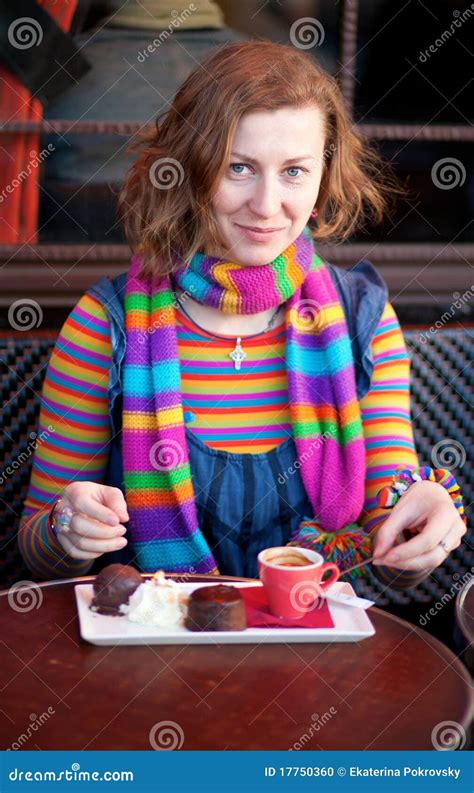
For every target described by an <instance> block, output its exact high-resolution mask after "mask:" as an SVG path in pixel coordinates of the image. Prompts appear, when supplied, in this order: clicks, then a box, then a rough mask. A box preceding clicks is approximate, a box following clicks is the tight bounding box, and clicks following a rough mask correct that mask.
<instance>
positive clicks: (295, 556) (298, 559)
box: [262, 547, 313, 567]
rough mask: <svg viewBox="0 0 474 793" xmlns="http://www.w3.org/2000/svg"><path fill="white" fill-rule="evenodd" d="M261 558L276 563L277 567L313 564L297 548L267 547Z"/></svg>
mask: <svg viewBox="0 0 474 793" xmlns="http://www.w3.org/2000/svg"><path fill="white" fill-rule="evenodd" d="M262 558H263V559H264V560H265V561H266V562H269V563H270V564H276V565H278V566H279V567H280V566H283V567H304V566H305V565H309V564H313V562H312V561H311V560H310V559H308V557H307V556H305V555H304V554H302V553H300V552H299V551H298V549H297V548H291V547H289V548H287V547H282V548H269V549H268V550H267V551H264V553H263V555H262Z"/></svg>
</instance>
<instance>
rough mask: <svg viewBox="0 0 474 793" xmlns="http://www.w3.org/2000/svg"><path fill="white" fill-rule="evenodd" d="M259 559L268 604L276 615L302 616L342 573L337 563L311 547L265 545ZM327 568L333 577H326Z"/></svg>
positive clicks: (259, 569) (297, 617)
mask: <svg viewBox="0 0 474 793" xmlns="http://www.w3.org/2000/svg"><path fill="white" fill-rule="evenodd" d="M257 560H258V572H259V576H260V579H261V581H262V584H263V586H264V587H265V593H266V595H267V598H268V606H269V608H270V611H271V613H272V614H274V615H275V616H276V617H291V618H293V619H301V618H302V617H303V616H304V614H305V613H306V612H308V611H310V610H311V609H312V608H313V607H314V604H315V601H316V600H317V599H318V597H319V596H320V595H321V594H322V593H323V592H324V590H325V589H327V588H328V587H330V586H331V585H332V584H334V583H335V582H336V581H337V580H338V578H339V576H340V570H339V568H338V566H337V565H336V564H333V563H332V562H325V561H324V559H323V557H322V556H321V554H319V553H317V552H316V551H312V550H310V549H309V548H298V547H296V546H287V545H282V546H276V547H274V548H265V550H263V551H260V553H259V554H258V557H257ZM326 572H330V575H329V578H325V579H324V580H323V575H324V574H325V573H326Z"/></svg>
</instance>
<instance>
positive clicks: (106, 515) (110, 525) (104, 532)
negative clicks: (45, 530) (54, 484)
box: [57, 482, 129, 559]
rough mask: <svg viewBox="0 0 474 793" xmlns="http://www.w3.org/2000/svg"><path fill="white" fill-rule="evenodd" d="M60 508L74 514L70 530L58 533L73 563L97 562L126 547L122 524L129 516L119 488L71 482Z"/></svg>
mask: <svg viewBox="0 0 474 793" xmlns="http://www.w3.org/2000/svg"><path fill="white" fill-rule="evenodd" d="M61 505H62V506H67V507H70V509H71V510H72V512H73V513H74V514H73V516H72V518H71V522H70V527H69V529H68V530H67V531H64V530H62V529H61V530H59V531H57V539H58V542H59V543H60V545H61V547H62V548H64V550H65V551H66V553H67V554H68V555H69V556H71V557H72V558H73V559H96V558H97V557H98V556H102V554H103V553H107V552H109V551H118V550H119V549H120V548H124V547H125V546H126V545H127V540H126V539H125V537H124V536H123V535H124V534H125V532H126V528H125V526H123V525H122V523H121V521H123V522H126V521H128V519H129V516H128V511H127V504H126V502H125V498H124V496H123V493H122V491H121V490H120V489H119V488H118V487H109V486H108V485H99V484H97V483H96V482H71V484H69V485H67V487H66V488H65V489H64V491H63V493H62V496H61Z"/></svg>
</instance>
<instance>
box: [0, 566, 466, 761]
mask: <svg viewBox="0 0 474 793" xmlns="http://www.w3.org/2000/svg"><path fill="white" fill-rule="evenodd" d="M171 577H172V576H171ZM188 578H189V579H193V580H196V581H206V580H210V581H212V582H214V583H215V582H216V580H217V579H216V577H214V576H212V577H209V576H189V577H188V576H187V579H188ZM221 580H222V581H228V582H231V581H233V580H236V579H232V578H230V577H222V578H221ZM247 580H248V579H247ZM90 581H92V578H91V577H85V578H80V579H75V580H74V582H71V581H69V582H51V583H49V584H48V583H46V584H44V585H40V586H39V587H38V588H37V589H35V590H32V592H31V593H30V594H31V596H34V597H35V598H36V601H37V603H36V605H38V603H39V601H41V603H40V604H39V607H38V608H29V610H25V611H23V612H21V611H19V610H18V609H15V608H12V607H11V605H9V598H8V593H7V592H2V593H0V614H1V617H2V625H3V634H2V639H1V643H2V664H1V672H0V678H1V682H0V686H1V689H2V705H1V708H2V710H3V716H2V720H3V723H2V748H3V749H6V748H8V747H11V746H12V745H13V744H15V743H17V744H18V742H20V743H21V747H18V746H14V748H23V749H64V750H71V749H151V748H156V746H155V747H153V746H152V743H153V741H154V742H155V743H156V742H158V743H160V741H168V742H169V741H171V745H175V747H176V748H178V747H179V748H183V749H290V748H292V749H324V750H327V749H362V750H364V749H402V750H403V749H433V748H435V745H436V743H437V742H438V743H439V742H440V741H443V740H445V739H446V728H445V727H444V726H443V725H444V723H445V722H455V723H456V724H457V725H459V727H458V728H455V729H456V730H457V731H458V733H459V740H458V746H459V748H461V746H464V748H467V747H468V745H469V738H468V736H467V737H464V735H465V732H466V733H467V732H468V729H469V722H470V717H471V703H472V699H471V687H470V678H469V675H468V673H467V670H466V669H465V667H464V666H463V665H462V664H461V662H460V661H459V660H458V659H457V658H456V657H455V656H454V655H453V653H452V652H451V651H450V650H449V649H448V648H447V647H445V646H444V645H443V644H441V643H440V642H439V641H437V640H436V639H434V638H433V637H432V636H431V635H430V634H428V633H426V632H425V631H423V630H421V629H420V628H418V627H415V626H414V625H411V624H409V623H407V622H404V621H403V620H401V619H398V618H396V617H394V616H392V615H390V614H388V613H385V612H383V611H381V610H379V609H377V608H375V607H372V608H371V609H370V612H369V614H370V618H371V620H372V622H373V624H374V626H375V628H376V635H375V636H373V637H371V638H368V639H365V640H364V641H362V642H360V643H345V644H342V643H334V644H331V643H324V644H317V643H315V644H281V645H279V644H267V645H263V644H262V645H260V646H258V645H248V644H242V645H239V644H234V645H218V646H214V645H190V646H185V645H183V646H178V645H175V646H159V645H152V646H140V647H139V646H136V647H96V646H94V645H91V644H88V643H86V642H84V641H83V640H82V639H81V638H80V635H79V626H78V620H77V614H76V604H75V598H74V583H85V582H90ZM23 600H24V601H25V595H23ZM30 605H31V604H30ZM38 722H40V725H39V727H38V728H37V729H34V728H33V727H32V726H31V725H32V724H33V725H37V723H38ZM169 722H171V725H170V726H168V727H166V724H167V723H169ZM157 725H159V726H157ZM166 730H168V732H166ZM163 731H164V732H163ZM20 736H22V737H20ZM150 741H151V742H152V743H150ZM168 746H169V747H170V748H171V746H170V744H169V743H168ZM453 748H454V747H453Z"/></svg>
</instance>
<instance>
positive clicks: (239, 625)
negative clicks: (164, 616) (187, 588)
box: [184, 584, 247, 631]
mask: <svg viewBox="0 0 474 793" xmlns="http://www.w3.org/2000/svg"><path fill="white" fill-rule="evenodd" d="M184 624H185V627H186V628H187V629H188V630H190V631H243V630H245V628H246V627H247V618H246V613H245V603H244V599H243V597H242V594H241V593H240V592H239V590H238V589H237V587H234V586H226V585H225V584H215V585H211V586H203V587H199V588H198V589H194V590H193V591H192V592H191V594H190V596H189V598H188V613H187V616H186V620H185V623H184Z"/></svg>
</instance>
